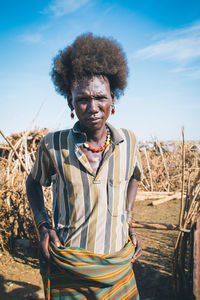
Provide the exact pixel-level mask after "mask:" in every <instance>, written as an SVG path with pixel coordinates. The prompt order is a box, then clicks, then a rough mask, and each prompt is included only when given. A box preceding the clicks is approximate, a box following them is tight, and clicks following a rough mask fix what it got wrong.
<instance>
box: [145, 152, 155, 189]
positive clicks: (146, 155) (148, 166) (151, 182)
mask: <svg viewBox="0 0 200 300" xmlns="http://www.w3.org/2000/svg"><path fill="white" fill-rule="evenodd" d="M144 154H145V158H146V161H147V168H148V170H149V177H150V186H151V191H153V181H152V175H151V168H150V164H149V158H148V154H147V150H146V148H144Z"/></svg>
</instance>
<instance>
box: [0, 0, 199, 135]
mask: <svg viewBox="0 0 200 300" xmlns="http://www.w3.org/2000/svg"><path fill="white" fill-rule="evenodd" d="M199 13H200V1H198V0H196V1H194V0H190V1H186V0H185V1H183V0H180V1H178V0H173V1H172V0H162V1H159V0H144V1H139V0H137V1H134V0H132V1H131V0H130V1H129V0H128V1H126V0H124V1H117V0H116V1H114V0H113V1H103V0H102V1H101V0H51V1H49V0H47V1H41V0H40V1H39V0H34V1H33V0H32V1H27V0H20V1H16V0H15V1H14V0H10V1H9V0H8V1H1V9H0V45H1V46H0V48H1V55H0V66H1V67H0V107H1V109H0V129H1V130H2V131H3V132H4V133H5V134H7V135H8V134H10V133H14V132H19V131H23V130H25V129H26V128H31V129H33V128H34V127H41V128H43V127H46V128H49V129H51V130H57V129H59V128H69V127H71V126H72V125H73V121H72V120H71V119H70V110H69V108H68V107H67V103H66V100H65V99H64V98H63V97H62V96H59V95H58V94H56V92H55V90H54V87H53V84H52V82H51V79H50V76H49V72H50V70H51V62H52V58H53V57H54V56H55V55H56V54H57V52H58V51H59V50H61V49H63V48H64V47H66V46H67V45H69V44H71V43H72V42H73V41H74V39H75V38H76V37H77V36H78V35H80V34H82V33H84V32H93V33H94V34H95V35H101V36H106V37H114V38H115V39H116V40H117V41H118V42H119V43H120V44H121V45H122V47H123V49H124V51H125V53H126V55H127V60H128V65H129V78H128V86H127V89H126V91H125V94H124V96H123V97H121V98H120V100H119V102H118V103H117V105H116V114H115V116H110V119H109V121H110V122H111V123H112V124H113V125H115V126H116V127H125V128H130V129H132V130H134V131H135V133H136V134H137V136H138V138H139V140H150V139H151V137H156V138H158V139H159V140H179V139H180V138H181V127H182V126H184V127H185V135H186V139H188V140H199V139H200V133H199V132H200V117H199V116H200V97H199V96H200V14H199Z"/></svg>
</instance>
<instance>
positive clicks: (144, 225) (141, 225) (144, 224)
mask: <svg viewBox="0 0 200 300" xmlns="http://www.w3.org/2000/svg"><path fill="white" fill-rule="evenodd" d="M129 226H130V227H134V228H145V229H158V230H178V228H179V225H176V224H164V223H150V222H138V221H135V222H131V223H129Z"/></svg>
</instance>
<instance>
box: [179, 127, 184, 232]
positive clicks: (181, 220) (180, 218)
mask: <svg viewBox="0 0 200 300" xmlns="http://www.w3.org/2000/svg"><path fill="white" fill-rule="evenodd" d="M184 183H185V137H184V127H182V186H181V210H180V216H179V226H180V227H182V225H183V218H184V216H183V213H184Z"/></svg>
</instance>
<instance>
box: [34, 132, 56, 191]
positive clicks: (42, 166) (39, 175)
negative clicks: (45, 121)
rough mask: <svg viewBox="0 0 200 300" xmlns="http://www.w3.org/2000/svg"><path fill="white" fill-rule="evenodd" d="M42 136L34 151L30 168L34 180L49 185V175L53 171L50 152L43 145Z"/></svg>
mask: <svg viewBox="0 0 200 300" xmlns="http://www.w3.org/2000/svg"><path fill="white" fill-rule="evenodd" d="M45 138H46V137H44V138H43V139H42V140H41V142H40V145H39V147H38V149H37V152H36V160H35V163H34V165H33V167H32V169H31V175H32V177H33V179H34V180H36V181H37V182H40V184H41V185H42V186H49V185H51V176H52V175H53V174H54V173H55V171H54V166H53V162H52V159H51V156H50V153H49V151H48V149H47V147H46V145H45Z"/></svg>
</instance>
